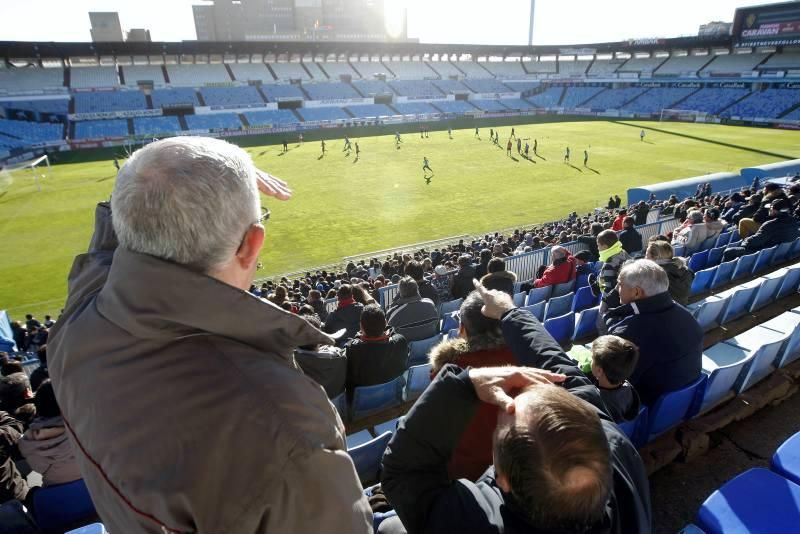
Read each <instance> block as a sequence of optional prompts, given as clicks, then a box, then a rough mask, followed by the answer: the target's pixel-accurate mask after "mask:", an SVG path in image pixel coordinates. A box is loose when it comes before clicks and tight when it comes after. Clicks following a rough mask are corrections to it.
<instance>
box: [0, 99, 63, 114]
mask: <svg viewBox="0 0 800 534" xmlns="http://www.w3.org/2000/svg"><path fill="white" fill-rule="evenodd" d="M0 108H12V109H23V110H27V111H36V112H39V113H62V114H66V113H67V112H68V111H69V98H47V99H36V100H19V99H14V100H2V101H0Z"/></svg>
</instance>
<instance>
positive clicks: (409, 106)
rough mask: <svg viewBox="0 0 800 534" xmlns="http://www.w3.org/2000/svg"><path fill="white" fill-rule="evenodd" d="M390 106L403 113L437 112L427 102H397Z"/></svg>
mask: <svg viewBox="0 0 800 534" xmlns="http://www.w3.org/2000/svg"><path fill="white" fill-rule="evenodd" d="M392 107H394V109H396V110H397V111H399V112H400V113H402V114H403V115H424V114H427V113H439V112H438V111H437V110H436V108H434V107H433V106H431V105H430V104H428V103H427V102H397V103H395V104H392Z"/></svg>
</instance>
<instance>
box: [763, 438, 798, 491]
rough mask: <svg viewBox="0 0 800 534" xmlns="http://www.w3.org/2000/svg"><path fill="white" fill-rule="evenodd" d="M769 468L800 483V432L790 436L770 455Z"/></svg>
mask: <svg viewBox="0 0 800 534" xmlns="http://www.w3.org/2000/svg"><path fill="white" fill-rule="evenodd" d="M770 469H772V470H773V471H775V472H776V473H778V474H779V475H781V476H782V477H784V478H788V479H789V480H791V481H792V482H794V483H795V484H800V432H798V433H797V434H795V435H794V436H792V437H790V438H789V439H787V440H786V441H784V442H783V444H781V446H780V447H778V450H777V451H775V454H773V455H772V462H771V464H770Z"/></svg>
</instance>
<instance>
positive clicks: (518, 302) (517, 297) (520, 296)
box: [514, 292, 526, 308]
mask: <svg viewBox="0 0 800 534" xmlns="http://www.w3.org/2000/svg"><path fill="white" fill-rule="evenodd" d="M525 296H526V294H525V293H524V292H520V293H514V306H516V307H517V308H521V307H523V306H525Z"/></svg>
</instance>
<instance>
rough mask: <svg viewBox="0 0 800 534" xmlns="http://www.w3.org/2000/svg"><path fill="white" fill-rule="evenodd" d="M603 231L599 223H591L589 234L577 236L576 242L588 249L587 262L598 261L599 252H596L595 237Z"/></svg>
mask: <svg viewBox="0 0 800 534" xmlns="http://www.w3.org/2000/svg"><path fill="white" fill-rule="evenodd" d="M602 231H603V225H602V224H600V223H597V222H595V223H592V225H591V226H590V232H591V233H590V234H586V235H582V236H578V242H579V243H582V244H583V245H585V246H586V247H587V248H588V249H589V254H590V257H589V260H588V261H597V260H598V259H600V251H599V250H597V236H598V235H600V232H602Z"/></svg>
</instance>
